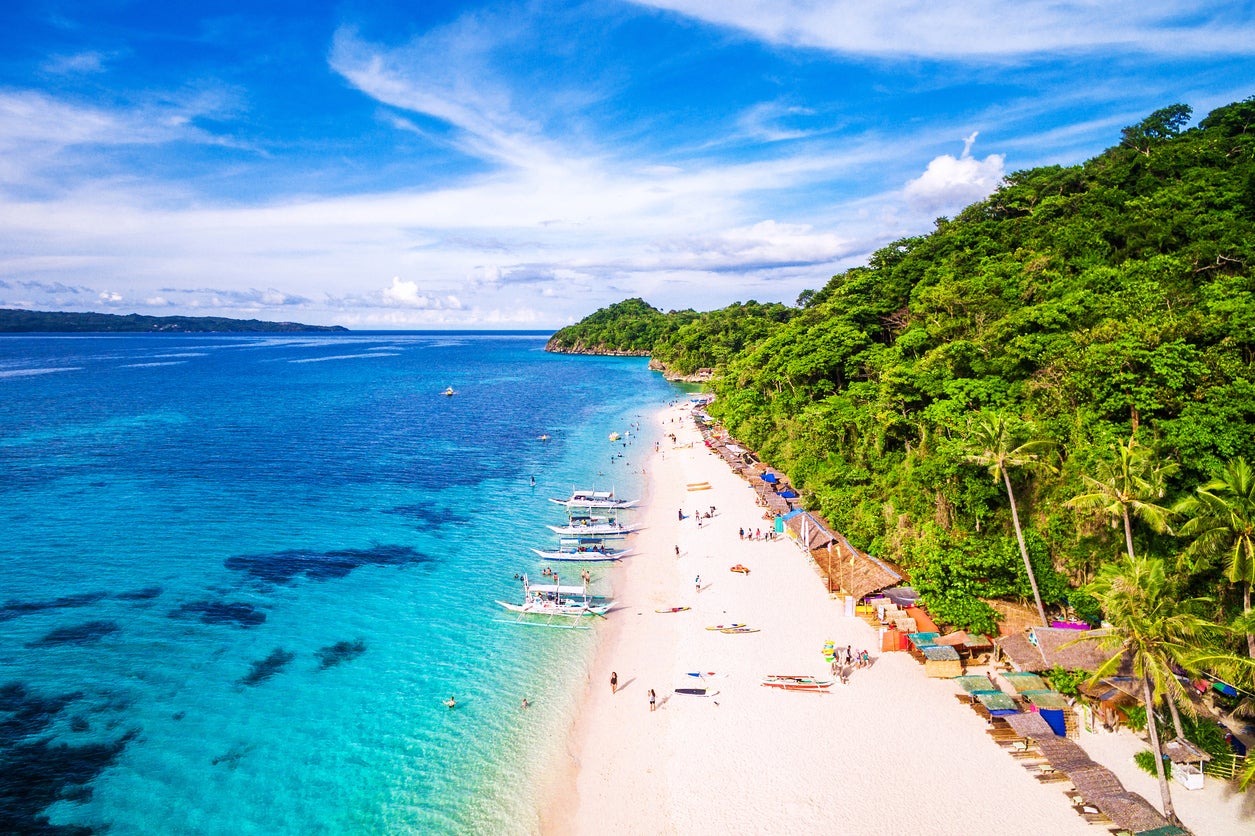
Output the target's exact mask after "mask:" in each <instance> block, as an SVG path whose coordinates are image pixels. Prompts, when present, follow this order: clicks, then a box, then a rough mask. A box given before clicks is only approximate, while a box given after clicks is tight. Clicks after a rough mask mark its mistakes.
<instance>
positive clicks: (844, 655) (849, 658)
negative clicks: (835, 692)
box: [832, 644, 872, 685]
mask: <svg viewBox="0 0 1255 836" xmlns="http://www.w3.org/2000/svg"><path fill="white" fill-rule="evenodd" d="M871 663H872V657H871V654H869V653H868V652H867V651H866V650H855V649H854V647H853V646H852V645H848V644H847V645H846V646H845V650H841V649H840V648H837V650H836V652H835V653H833V655H832V673H833V675H835V676H839V677H841V684H842V685H847V684H849V682H850V672H851V671H852V670H854V669H855V668H866V667H870V666H871Z"/></svg>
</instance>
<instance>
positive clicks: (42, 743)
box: [0, 730, 138, 836]
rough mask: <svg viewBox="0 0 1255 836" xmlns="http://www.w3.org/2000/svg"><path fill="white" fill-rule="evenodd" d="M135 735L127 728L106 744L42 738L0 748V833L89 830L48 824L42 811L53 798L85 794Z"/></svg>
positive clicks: (84, 796) (86, 796) (83, 796)
mask: <svg viewBox="0 0 1255 836" xmlns="http://www.w3.org/2000/svg"><path fill="white" fill-rule="evenodd" d="M137 734H138V732H137V731H134V730H132V731H129V732H127V733H126V734H124V735H122V737H120V738H119V739H117V740H115V741H112V742H109V743H85V744H83V745H81V746H70V745H67V744H65V743H53V742H52V738H50V737H45V738H42V739H40V740H35V741H30V742H23V743H19V744H17V745H16V746H12V747H6V748H5V750H4V752H3V754H0V833H56V834H63V835H64V834H75V836H77V834H88V833H91V832H92V830H91V829H90V828H86V827H57V826H54V825H53V824H51V823H50V822H49V821H48V817H47V816H46V815H45V814H44V811H45V810H46V809H47V808H48V806H49V805H50V804H53V803H54V802H57V801H61V800H72V801H85V800H87V799H89V798H91V786H90V784H91V782H92V781H94V780H95V779H96V776H97V775H99V774H100V773H101V772H103V771H104V770H105V769H106V768H107V767H109V766H110V765H111V764H112V763H113V762H114V761H115V760H117V758H118V755H120V754H122V750H123V749H125V748H126V746H127V744H128V743H130V742H131V740H133V739H134V738H135V737H136V735H137Z"/></svg>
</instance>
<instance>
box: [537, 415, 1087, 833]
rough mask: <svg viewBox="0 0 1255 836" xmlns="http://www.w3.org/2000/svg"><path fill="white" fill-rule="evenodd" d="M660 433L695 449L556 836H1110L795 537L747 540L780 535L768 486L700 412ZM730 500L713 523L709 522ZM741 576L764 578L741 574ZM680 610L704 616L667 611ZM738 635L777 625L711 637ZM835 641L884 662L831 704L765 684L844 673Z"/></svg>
mask: <svg viewBox="0 0 1255 836" xmlns="http://www.w3.org/2000/svg"><path fill="white" fill-rule="evenodd" d="M657 420H660V421H662V422H663V431H664V432H666V433H671V432H674V433H675V435H676V438H677V442H678V443H677V445H676V446H674V447H673V446H672V445H671V444H670V443H669V439H668V440H666V441H664V442H663V444H662V450H661V451H660V452H658V453H655V454H653V458H652V460H651V464H650V468H649V469H650V478H649V482H650V492H649V494H648V495H647V497H646V499H647V502H646V506H645V507H644V508H643V509H642V511H641V513H642V515H643V521H644V523H645V525H646V526H647V528H646V529H645V531H644V532H642V533H641V534H638V535H637V538H638V540H637V543H636V546H637V548H638V554H637V556H634V557H632V558H629V559H628V560H626V561H624V566H623V567H621V568H620V569H617V570H616V573H615V578H614V583H615V589H616V598H617V599H618V601H619V602H620V607H619V608H617V609H616V610H615V611H614V612H613V613H612V614H611V617H610V620H609V622H608V623H607V624H606V625H604V633H603V635H602V643H601V646H600V648H599V651H598V654H597V658H596V661H595V663H594V666H593V669H592V673H591V679H590V682H589V686H588V691H587V693H586V695H585V699H584V704H583V707H582V709H581V711H580V713H579V716H578V719H577V721H576V728H575V729H574V730H573V734H572V738H571V744H570V751H569V761H568V763H567V764H566V766H567V767H568V771H567V774H568V778H567V786H556V787H554V788H553V789H554V794H553V796H552V802H553V804H552V807H551V808H550V811H549V813H548V815H547V816H546V818H545V820H544V821H543V823H542V826H543V828H544V831H545V832H546V833H559V834H591V833H686V834H694V833H696V834H706V833H709V834H726V833H787V832H804V831H807V830H810V831H813V832H822V833H907V832H910V833H928V834H955V836H960V835H961V836H971V834H995V833H1007V832H1012V831H1020V832H1036V833H1052V834H1070V833H1074V834H1092V833H1095V832H1101V831H1096V830H1095V829H1094V828H1093V827H1092V826H1091V825H1089V824H1087V823H1086V822H1085V821H1084V820H1083V819H1082V818H1081V817H1080V816H1078V815H1077V814H1076V813H1075V812H1074V811H1073V810H1072V808H1071V806H1070V803H1069V801H1068V799H1067V798H1066V796H1065V795H1064V794H1063V792H1061V791H1060V789H1059V788H1058V787H1057V786H1052V785H1044V784H1041V783H1039V782H1038V781H1036V780H1035V779H1034V778H1033V777H1032V775H1031V774H1030V773H1029V772H1027V771H1026V770H1025V769H1023V768H1021V767H1020V766H1019V765H1018V764H1017V763H1016V761H1015V760H1014V759H1013V758H1012V757H1011V756H1010V755H1009V754H1008V753H1007V752H1005V751H1003V750H1002V749H1000V748H999V747H998V746H997V745H995V744H994V743H992V742H991V741H990V740H989V738H988V737H987V735H986V734H985V727H986V726H985V723H984V721H983V720H981V719H980V718H979V717H977V716H976V714H974V713H973V712H972V711H971V710H970V709H968V708H966V707H964V706H963V705H961V704H959V702H958V701H957V700H956V699H955V697H954V694H955V693H956V692H957V688H955V687H954V686H953V685H952V684H950V683H948V682H941V681H937V680H928V679H926V678H925V676H924V673H923V669H922V666H920V665H919V664H917V663H916V662H915V661H914V660H913V659H912V658H911V657H910V656H909V655H908V654H905V653H888V654H884V655H882V654H881V653H880V652H879V648H878V647H877V646H876V634H875V632H874V631H873V629H872V628H871V627H870V626H868V625H867V624H866V623H865V622H863V621H862V620H861V619H857V618H849V617H843V616H842V615H841V613H840V611H839V609H838V604H837V602H836V601H835V600H833V599H830V598H829V596H828V594H827V590H826V589H825V586H824V582H823V580H822V577H821V576H819V575H818V574H817V573H816V571H815V568H814V567H813V565H812V564H811V563H810V561H809V559H808V558H807V557H806V556H805V555H804V554H803V553H802V552H801V551H799V550H798V548H797V547H796V546H795V545H794V544H793V542H792V541H790V540H787V539H779V540H775V541H767V542H752V541H746V540H741V539H740V538H739V537H738V528H740V527H741V526H745V527H747V528H758V527H762V528H764V529H765V528H766V527H767V524H766V521H765V520H764V519H763V518H762V509H760V508H758V507H757V506H756V505H755V503H754V493H753V491H752V490H751V489H750V488H749V487H748V485H747V483H746V482H745V480H743V479H741V478H740V477H739V476H737V475H735V474H733V473H732V472H731V471H730V470H729V468H728V467H727V466H726V465H725V464H724V463H723V462H722V461H721V460H720V459H718V458H717V457H716V456H714V455H712V454H711V453H710V452H709V451H708V450H707V449H706V448H705V447H704V446H703V445H702V443H701V440H700V435H699V433H698V431H697V430H696V428H695V426H694V425H693V423H692V420H691V418H690V416H689V414H688V410H687V409H681V408H679V407H677V408H673V409H669V410H666V411H664V412H663V413H662V414H660V415H659V416H658V417H657ZM692 483H709V485H710V489H709V490H695V491H690V490H689V489H688V486H689V485H690V484H692ZM712 505H713V506H715V508H716V513H715V516H714V518H713V519H712V520H709V521H703V524H702V525H701V526H700V527H699V526H698V522H697V520H696V519H695V518H694V516H693V513H694V511H696V510H697V509H702V510H707V509H709V507H710V506H712ZM678 509H683V511H684V513H685V516H686V518H685V519H684V520H682V521H681V520H679V519H678V518H677V516H678V515H677V510H678ZM676 546H678V547H679V549H680V554H679V556H678V557H677V556H676V551H675V549H676ZM738 563H740V564H744V565H745V566H746V567H748V568H749V569H750V570H751V571H750V574H749V575H742V574H737V573H733V572H731V571H730V567H731V566H733V565H734V564H738ZM699 575H700V577H701V591H700V592H698V591H696V589H695V583H694V581H695V579H696V578H697V576H699ZM672 606H688V607H691V609H690V610H687V611H684V612H676V613H658V612H655V610H657V609H662V608H668V607H672ZM733 622H741V623H746V624H749V625H751V626H753V627H756V628H759V630H760V632H756V633H747V634H738V635H729V634H724V633H720V632H715V631H709V630H707V629H705V628H706V627H708V626H712V625H717V624H727V623H733ZM828 640H832V641H834V642H835V643H836V644H837V645H838V646H841V647H844V646H845V645H847V644H849V645H853V647H854V648H855V649H858V648H866V649H868V650H869V651H870V652H871V654H872V657H873V660H874V664H873V665H872V667H870V668H867V669H862V670H855V671H854V672H853V675H852V677H851V678H850V681H849V684H847V685H844V686H843V685H841V684H840V683H837V684H836V685H834V686H833V687H832V689H831V691H830V693H826V694H825V693H806V692H789V691H779V690H776V689H771V688H764V687H762V686H761V685H760V682H761V678H762V677H763V676H764V675H765V674H813V675H826V674H829V668H828V664H827V663H826V662H825V661H824V659H823V657H822V655H821V649H822V646H823V644H824V643H825V642H826V641H828ZM612 671H614V672H617V674H618V691H617V693H613V694H612V693H611V689H610V684H609V683H610V675H611V672H612ZM689 671H714V672H717V673H719V674H721V676H720V677H715V678H709V679H706V680H705V682H706V684H707V685H708V687H710V688H711V689H714V690H717V691H718V694H717V695H714V696H707V697H700V696H689V695H679V694H674V693H673V688H675V687H676V686H678V685H688V686H693V685H694V683H700V680H694V679H692V678H690V677H687V676H685V673H686V672H689ZM650 689H654V690H655V691H656V692H657V697H658V705H657V710H656V711H654V712H652V713H651V712H650V710H649V700H648V696H647V694H648V691H649V690H650Z"/></svg>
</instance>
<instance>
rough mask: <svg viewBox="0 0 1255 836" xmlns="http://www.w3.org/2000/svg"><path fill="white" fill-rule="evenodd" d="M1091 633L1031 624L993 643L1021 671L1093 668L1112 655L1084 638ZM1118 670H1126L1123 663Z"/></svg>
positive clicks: (1082, 669)
mask: <svg viewBox="0 0 1255 836" xmlns="http://www.w3.org/2000/svg"><path fill="white" fill-rule="evenodd" d="M1094 633H1095V631H1094V630H1066V629H1059V628H1055V627H1030V628H1028V630H1027V631H1025V632H1024V633H1017V634H1016V635H1014V636H1003V637H1002V638H999V639H995V640H994V644H996V645H997V646H998V649H999V650H1000V651H1002V654H1003V655H1004V656H1006V657H1007V659H1008V660H1010V662H1011V664H1012V665H1014V666H1015V667H1016V668H1018V669H1019V670H1022V671H1048V670H1050V669H1051V668H1053V667H1054V666H1055V665H1058V666H1059V667H1061V668H1066V669H1067V670H1078V671H1092V670H1095V669H1096V668H1098V667H1099V666H1100V665H1102V664H1103V663H1104V662H1106V661H1107V660H1108V659H1109V658H1111V654H1112V651H1110V650H1107V649H1105V648H1103V647H1102V645H1101V643H1100V642H1097V641H1084V640H1083V639H1085V637H1086V636H1091V635H1093V634H1094ZM1073 642H1076V643H1075V644H1073ZM1120 672H1121V673H1127V671H1125V666H1124V665H1122V666H1121V671H1120Z"/></svg>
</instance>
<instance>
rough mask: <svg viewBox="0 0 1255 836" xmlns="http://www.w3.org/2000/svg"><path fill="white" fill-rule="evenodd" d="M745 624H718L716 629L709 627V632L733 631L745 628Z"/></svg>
mask: <svg viewBox="0 0 1255 836" xmlns="http://www.w3.org/2000/svg"><path fill="white" fill-rule="evenodd" d="M744 626H745V625H744V624H716V625H715V626H714V627H707V628H706V629H707V630H732V629H734V628H736V627H744Z"/></svg>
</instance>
